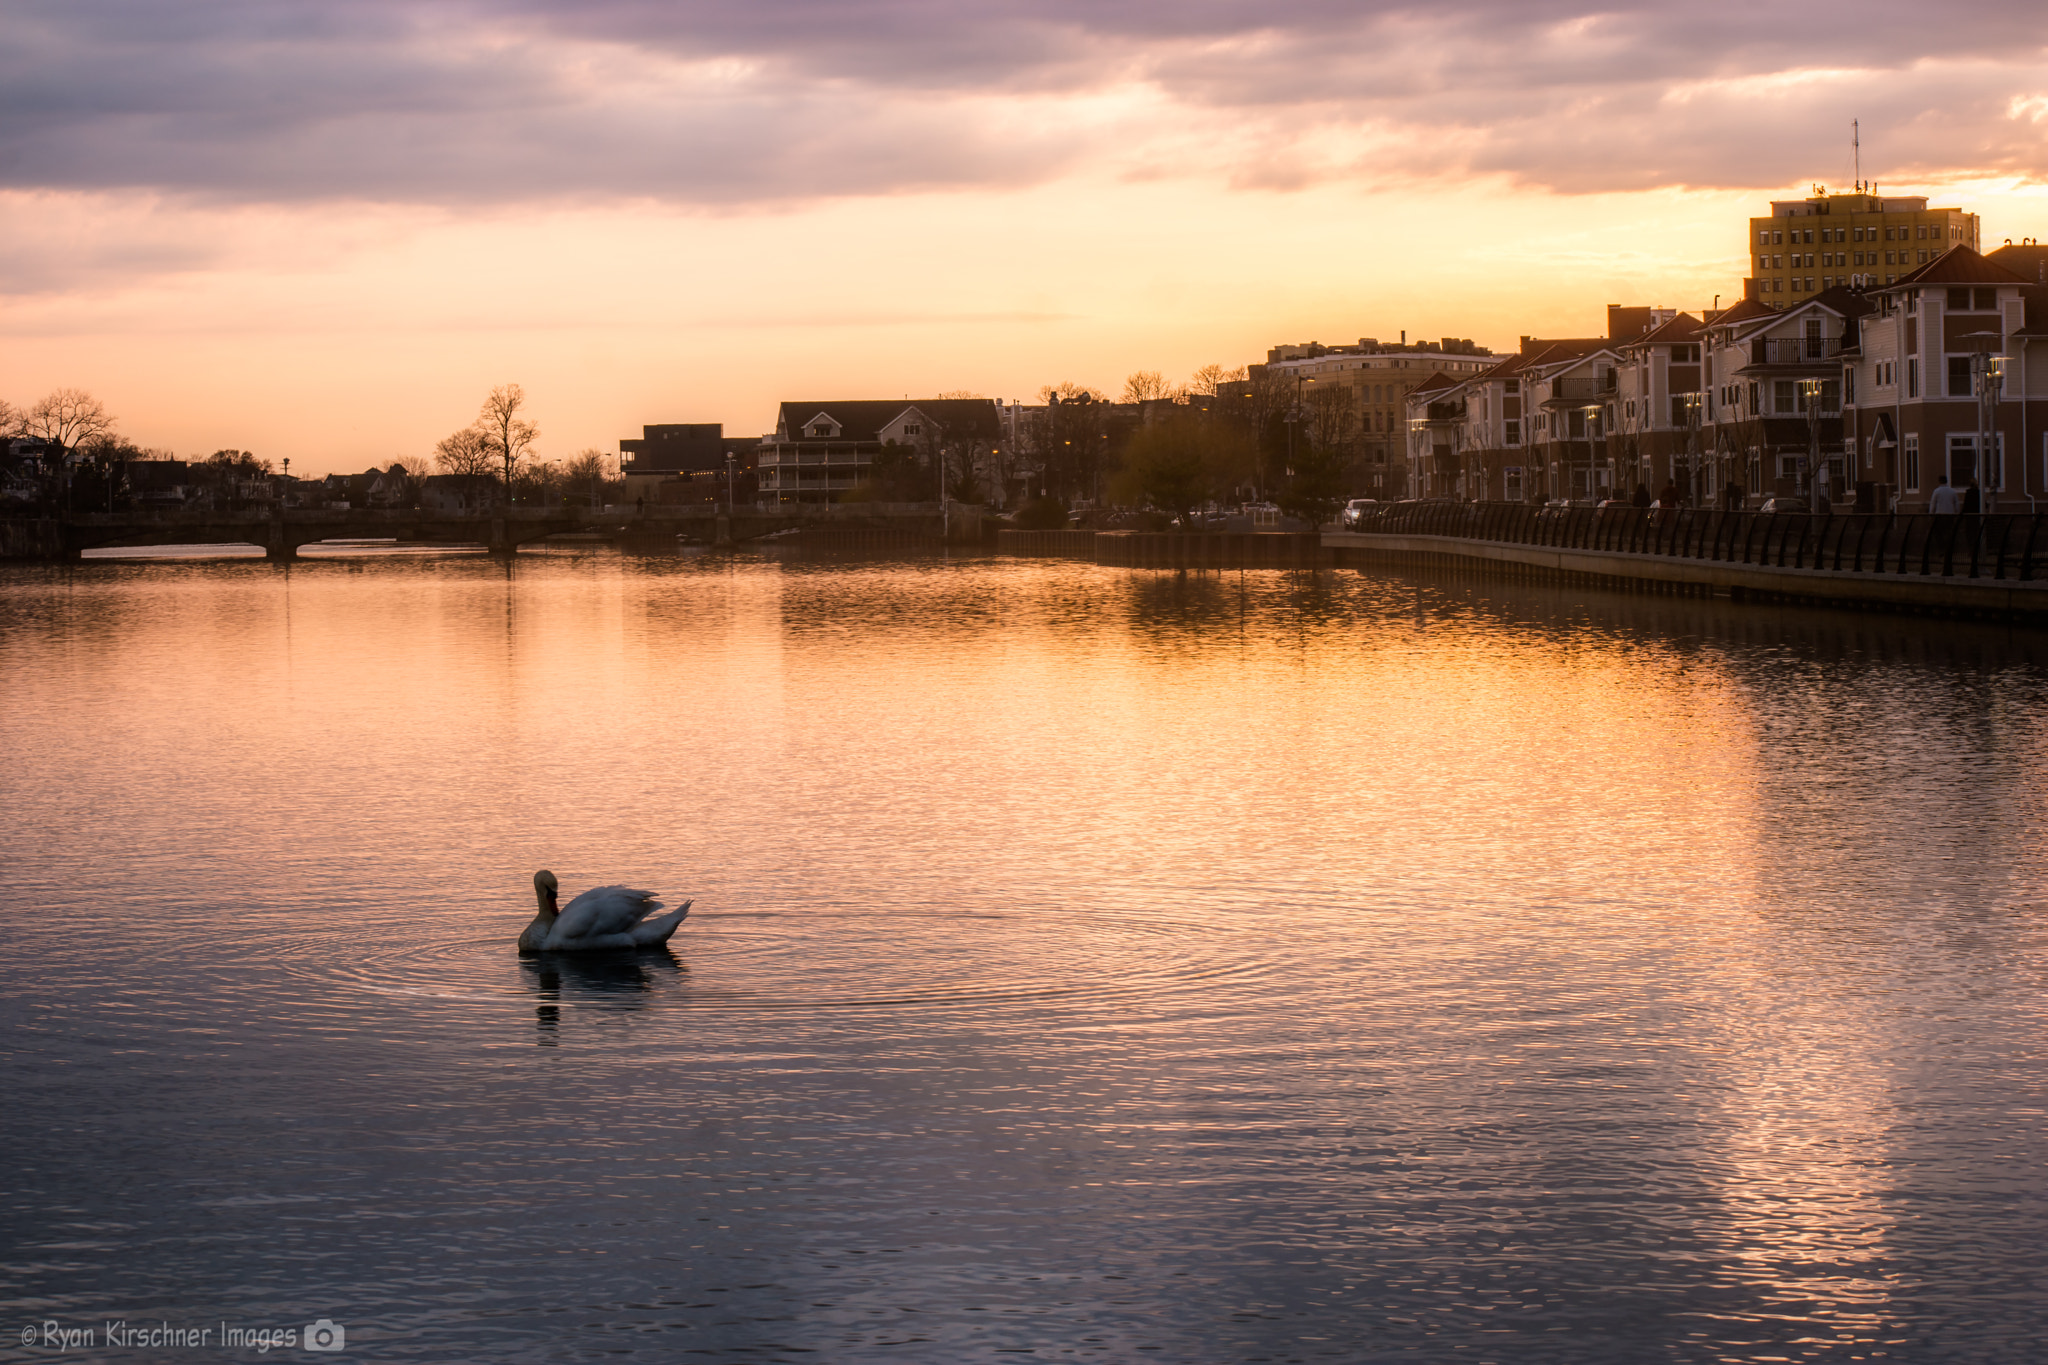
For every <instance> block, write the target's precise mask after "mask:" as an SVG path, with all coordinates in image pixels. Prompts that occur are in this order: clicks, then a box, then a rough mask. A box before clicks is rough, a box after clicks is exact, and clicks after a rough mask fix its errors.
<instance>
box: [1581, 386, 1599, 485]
mask: <svg viewBox="0 0 2048 1365" xmlns="http://www.w3.org/2000/svg"><path fill="white" fill-rule="evenodd" d="M1579 412H1580V413H1581V414H1582V415H1583V416H1584V417H1585V419H1586V501H1587V502H1589V503H1593V502H1598V501H1600V499H1598V498H1596V497H1594V496H1593V424H1594V422H1596V421H1598V420H1599V418H1600V405H1599V404H1598V403H1588V404H1586V406H1584V407H1582V408H1580V409H1579Z"/></svg>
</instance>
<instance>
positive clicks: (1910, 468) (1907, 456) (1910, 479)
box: [1899, 431, 1920, 493]
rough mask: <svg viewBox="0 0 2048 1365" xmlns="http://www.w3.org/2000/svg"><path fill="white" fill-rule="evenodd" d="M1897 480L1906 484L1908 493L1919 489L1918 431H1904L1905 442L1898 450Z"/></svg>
mask: <svg viewBox="0 0 2048 1365" xmlns="http://www.w3.org/2000/svg"><path fill="white" fill-rule="evenodd" d="M1899 465H1900V468H1899V482H1901V483H1903V484H1904V485H1905V486H1906V491H1907V492H1908V493H1917V492H1919V491H1920V433H1918V432H1917V431H1909V432H1907V433H1906V444H1905V446H1904V447H1903V448H1901V450H1900V452H1899Z"/></svg>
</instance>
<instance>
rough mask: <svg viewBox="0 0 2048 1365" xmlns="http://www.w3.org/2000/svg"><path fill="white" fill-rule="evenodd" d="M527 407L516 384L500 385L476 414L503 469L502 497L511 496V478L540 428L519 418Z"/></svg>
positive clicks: (478, 422)
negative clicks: (503, 488) (520, 412)
mask: <svg viewBox="0 0 2048 1365" xmlns="http://www.w3.org/2000/svg"><path fill="white" fill-rule="evenodd" d="M525 406H526V390H524V389H522V388H520V387H519V386H518V385H517V384H502V385H500V386H499V387H497V388H495V389H492V390H491V396H490V397H489V398H486V399H485V400H484V406H483V411H482V412H480V413H479V414H477V427H478V429H479V430H481V431H482V432H483V433H484V438H485V439H486V440H487V441H488V442H489V443H490V447H491V451H492V453H493V454H494V455H496V456H497V458H498V459H499V460H500V461H502V462H503V464H504V467H505V497H506V500H507V501H510V499H511V497H512V476H513V474H514V473H515V472H516V471H517V470H518V468H519V462H520V461H521V460H523V459H525V458H527V456H528V455H529V454H531V452H532V450H533V443H534V441H535V440H537V439H538V438H539V437H540V428H539V427H537V426H535V425H534V424H533V423H531V422H529V421H527V420H526V419H525V418H523V417H521V416H520V415H519V411H520V409H521V408H524V407H525Z"/></svg>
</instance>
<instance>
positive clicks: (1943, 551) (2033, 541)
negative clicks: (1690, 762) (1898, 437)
mask: <svg viewBox="0 0 2048 1365" xmlns="http://www.w3.org/2000/svg"><path fill="white" fill-rule="evenodd" d="M1358 529H1359V530H1360V531H1362V532H1365V533H1368V534H1372V533H1380V534H1393V535H1427V536H1455V537H1458V538H1461V539H1466V540H1487V541H1496V542H1499V543H1502V544H1509V545H1531V546H1542V547H1545V548H1551V549H1563V550H1609V551H1616V552H1619V553H1624V554H1642V555H1659V556H1665V557H1669V558H1674V559H1696V560H1707V561H1711V562H1719V563H1729V564H1756V565H1768V566H1771V567H1775V568H1786V569H1827V570H1839V571H1845V572H1850V573H1874V574H1907V575H1914V576H1922V577H1943V578H1971V579H1994V580H1995V579H2004V580H2009V581H2013V582H2021V583H2027V582H2034V581H2036V580H2038V579H2040V578H2043V577H2048V570H2044V567H2043V561H2044V560H2048V514H2039V513H2032V512H1993V513H1985V514H1972V515H1968V516H1962V515H1952V516H1934V515H1930V514H1928V513H1925V512H1880V513H1875V514H1870V513H1855V512H1839V513H1827V512H1821V513H1807V512H1750V511H1739V512H1735V511H1724V510H1720V509H1710V508H1692V507H1679V508H1668V509H1667V508H1652V509H1648V510H1645V509H1643V508H1639V507H1532V506H1529V505H1528V504H1526V503H1454V502H1422V503H1414V504H1410V505H1408V506H1405V507H1403V506H1395V507H1392V508H1389V509H1387V511H1386V512H1385V513H1383V514H1382V515H1381V516H1379V517H1378V518H1376V519H1375V520H1373V521H1371V522H1368V523H1366V524H1364V525H1362V526H1360V527H1359V528H1358Z"/></svg>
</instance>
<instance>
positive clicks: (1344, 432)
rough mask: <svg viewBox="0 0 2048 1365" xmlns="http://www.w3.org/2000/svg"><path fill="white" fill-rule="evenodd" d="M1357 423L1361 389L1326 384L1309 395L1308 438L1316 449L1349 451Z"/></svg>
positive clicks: (1311, 391) (1346, 452)
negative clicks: (1359, 390) (1359, 391)
mask: <svg viewBox="0 0 2048 1365" xmlns="http://www.w3.org/2000/svg"><path fill="white" fill-rule="evenodd" d="M1357 427H1358V390H1356V389H1353V388H1349V387H1346V386H1341V385H1331V384H1325V385H1322V386H1320V387H1317V388H1315V389H1312V390H1310V392H1309V395H1308V439H1309V441H1310V443H1312V444H1313V445H1314V446H1315V447H1316V449H1318V450H1329V451H1335V452H1337V453H1339V454H1348V453H1349V452H1350V449H1351V443H1352V439H1353V436H1354V434H1355V433H1356V430H1357Z"/></svg>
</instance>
